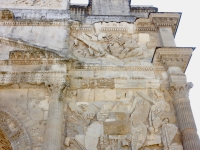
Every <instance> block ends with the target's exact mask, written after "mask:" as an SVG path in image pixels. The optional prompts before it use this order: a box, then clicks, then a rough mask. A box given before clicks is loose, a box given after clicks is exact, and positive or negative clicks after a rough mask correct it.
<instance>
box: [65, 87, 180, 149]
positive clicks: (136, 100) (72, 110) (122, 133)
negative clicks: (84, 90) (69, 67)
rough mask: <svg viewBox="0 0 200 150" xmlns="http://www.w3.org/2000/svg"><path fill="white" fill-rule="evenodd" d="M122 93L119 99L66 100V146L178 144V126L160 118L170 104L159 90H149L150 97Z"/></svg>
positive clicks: (142, 94) (110, 147) (88, 147)
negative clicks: (176, 137) (175, 139)
mask: <svg viewBox="0 0 200 150" xmlns="http://www.w3.org/2000/svg"><path fill="white" fill-rule="evenodd" d="M73 93H74V92H73ZM124 93H125V97H124V96H122V94H123V93H122V94H119V95H118V96H117V97H118V98H119V99H120V100H119V101H95V102H94V101H87V102H84V101H81V102H76V101H71V102H69V103H68V110H67V114H66V116H67V122H66V123H67V126H66V130H67V138H66V142H67V144H66V147H68V148H70V149H72V150H73V149H75V148H73V147H76V148H77V149H81V150H82V149H83V150H84V149H88V150H95V149H96V150H100V149H106V150H112V149H121V150H125V149H127V150H128V149H134V150H139V149H140V148H143V147H148V146H155V145H159V147H160V148H162V147H163V148H170V146H171V147H173V146H174V147H176V146H177V148H179V147H181V145H180V143H178V144H177V143H176V142H173V139H174V137H175V135H176V134H178V128H177V127H176V125H174V124H172V123H169V121H168V120H169V119H168V118H166V119H163V117H164V116H166V113H168V112H169V111H170V105H169V104H168V103H167V102H165V99H164V95H163V93H162V92H160V91H159V90H154V89H150V90H149V96H150V97H149V96H148V95H147V94H145V93H144V92H142V91H137V92H136V93H134V92H132V91H127V92H124ZM73 95H74V94H73ZM75 100H78V99H75ZM68 101H70V99H69V100H68ZM166 120H167V121H166ZM169 137H170V138H169ZM166 139H167V140H168V141H166ZM169 139H170V140H169ZM171 149H172V148H171Z"/></svg>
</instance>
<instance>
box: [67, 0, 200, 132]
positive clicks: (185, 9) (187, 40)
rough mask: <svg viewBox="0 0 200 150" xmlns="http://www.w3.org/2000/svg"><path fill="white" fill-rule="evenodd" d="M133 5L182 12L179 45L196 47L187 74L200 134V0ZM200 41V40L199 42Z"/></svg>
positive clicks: (136, 1)
mask: <svg viewBox="0 0 200 150" xmlns="http://www.w3.org/2000/svg"><path fill="white" fill-rule="evenodd" d="M71 3H85V4H86V3H88V0H71ZM131 4H132V5H153V6H154V7H157V8H158V11H159V12H182V17H181V21H180V24H179V28H178V31H177V34H176V38H175V41H176V46H177V47H196V49H195V51H194V52H193V56H192V58H191V60H190V63H189V65H188V68H187V71H186V75H187V79H188V82H193V84H194V87H193V88H192V89H191V90H190V102H191V105H192V110H193V114H194V117H195V121H196V125H197V128H198V133H199V135H200V107H199V106H200V67H196V66H198V65H199V66H200V51H199V49H200V38H198V35H199V34H200V19H199V18H200V17H199V11H198V10H199V3H198V0H190V1H186V0H182V1H179V0H165V1H164V0H132V3H131ZM198 41H199V42H198Z"/></svg>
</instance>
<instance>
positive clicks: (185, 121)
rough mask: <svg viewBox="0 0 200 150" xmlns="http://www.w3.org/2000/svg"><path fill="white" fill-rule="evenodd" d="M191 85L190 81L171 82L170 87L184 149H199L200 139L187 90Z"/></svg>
mask: <svg viewBox="0 0 200 150" xmlns="http://www.w3.org/2000/svg"><path fill="white" fill-rule="evenodd" d="M192 86H193V84H192V83H187V84H185V85H184V84H182V85H178V84H172V85H171V87H170V93H171V95H172V96H173V98H174V106H175V109H176V113H177V118H178V123H179V129H180V131H181V134H182V140H183V147H184V149H185V150H199V149H200V140H199V136H198V134H197V128H196V125H195V121H194V117H193V114H192V109H191V106H190V100H189V90H190V89H191V88H192Z"/></svg>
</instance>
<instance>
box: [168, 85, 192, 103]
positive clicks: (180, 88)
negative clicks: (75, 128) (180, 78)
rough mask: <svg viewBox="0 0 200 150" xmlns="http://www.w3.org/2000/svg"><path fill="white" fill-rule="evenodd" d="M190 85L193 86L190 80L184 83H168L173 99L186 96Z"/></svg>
mask: <svg viewBox="0 0 200 150" xmlns="http://www.w3.org/2000/svg"><path fill="white" fill-rule="evenodd" d="M192 87H193V83H192V82H188V83H186V84H176V83H170V89H169V92H170V94H171V96H172V97H173V98H174V99H175V100H177V99H180V98H188V97H189V91H190V89H191V88H192Z"/></svg>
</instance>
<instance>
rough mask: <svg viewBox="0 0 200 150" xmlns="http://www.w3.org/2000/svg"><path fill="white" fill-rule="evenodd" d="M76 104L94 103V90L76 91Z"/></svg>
mask: <svg viewBox="0 0 200 150" xmlns="http://www.w3.org/2000/svg"><path fill="white" fill-rule="evenodd" d="M77 91H78V92H77V101H78V102H93V101H94V95H95V94H94V89H78V90H77Z"/></svg>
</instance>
